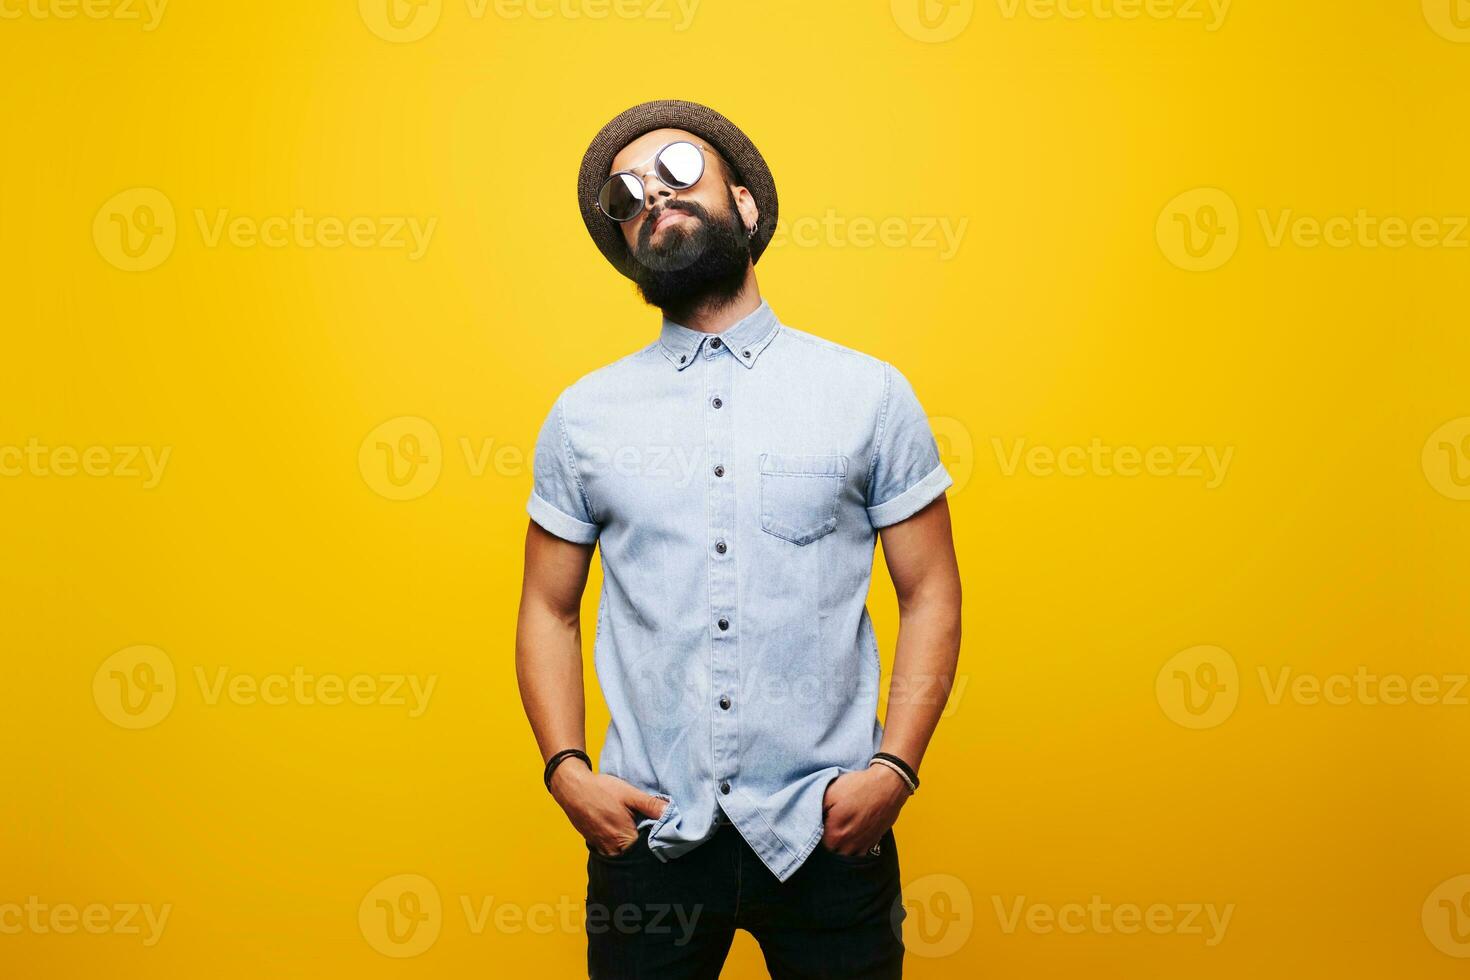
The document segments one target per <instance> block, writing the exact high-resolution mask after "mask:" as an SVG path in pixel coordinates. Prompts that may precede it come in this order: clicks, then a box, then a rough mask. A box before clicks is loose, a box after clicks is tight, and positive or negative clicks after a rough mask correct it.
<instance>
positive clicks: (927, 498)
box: [868, 363, 954, 528]
mask: <svg viewBox="0 0 1470 980" xmlns="http://www.w3.org/2000/svg"><path fill="white" fill-rule="evenodd" d="M883 389H884V394H883V408H882V410H881V414H880V416H879V420H878V429H877V442H876V445H875V447H874V450H873V460H872V465H871V468H870V472H869V478H868V520H869V521H870V522H871V523H872V525H873V527H875V528H881V527H887V526H888V525H890V524H897V523H898V522H899V521H901V520H904V519H905V518H908V517H912V516H913V515H914V514H917V513H918V512H919V511H920V510H922V509H923V508H924V507H925V506H926V505H928V504H929V503H930V502H932V501H933V500H934V499H935V498H937V497H938V496H939V495H940V494H941V493H943V492H944V490H945V488H946V487H949V486H951V485H953V483H954V480H952V479H951V478H950V475H949V471H948V470H946V469H945V468H944V464H943V463H942V462H941V461H940V459H939V446H938V444H937V443H936V442H935V441H934V432H933V431H932V430H931V429H930V428H929V420H928V418H926V417H925V415H924V409H923V408H922V407H920V405H919V399H918V397H917V396H915V394H914V389H913V387H912V386H911V385H910V384H909V382H908V379H907V378H905V377H904V376H903V374H902V373H900V372H899V371H898V370H896V369H895V368H894V367H893V366H892V365H890V364H886V363H885V364H884V365H883Z"/></svg>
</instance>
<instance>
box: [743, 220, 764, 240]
mask: <svg viewBox="0 0 1470 980" xmlns="http://www.w3.org/2000/svg"><path fill="white" fill-rule="evenodd" d="M760 226H761V223H760V222H759V221H757V222H756V223H755V224H753V225H751V226H750V227H749V228H747V229H745V233H746V234H747V235H749V236H750V237H751V238H754V237H755V230H756V229H757V228H759V227H760Z"/></svg>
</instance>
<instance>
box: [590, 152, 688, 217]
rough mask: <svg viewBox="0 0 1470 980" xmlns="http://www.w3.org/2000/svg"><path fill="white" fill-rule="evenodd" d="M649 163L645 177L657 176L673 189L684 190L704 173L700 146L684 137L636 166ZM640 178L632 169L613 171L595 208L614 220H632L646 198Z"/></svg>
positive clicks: (600, 192)
mask: <svg viewBox="0 0 1470 980" xmlns="http://www.w3.org/2000/svg"><path fill="white" fill-rule="evenodd" d="M650 162H651V163H652V164H653V167H652V169H651V170H650V171H649V176H650V177H657V178H658V181H659V183H661V184H663V185H664V186H665V187H669V188H671V189H673V190H676V191H683V190H688V189H689V188H691V187H693V186H694V185H695V184H697V183H699V178H701V177H703V176H704V148H703V147H700V146H697V145H695V144H694V143H690V142H688V141H687V140H678V141H676V142H673V143H669V144H668V145H666V146H663V147H660V148H659V150H658V152H657V153H655V154H654V155H653V156H651V157H649V158H648V159H647V160H644V161H643V163H640V164H637V165H636V166H637V167H640V168H641V167H642V166H643V165H644V164H646V163H650ZM643 180H644V179H643V178H642V177H640V176H638V174H636V173H634V172H633V171H632V170H619V171H616V172H615V173H613V174H612V175H611V176H610V177H608V178H607V180H605V181H604V182H603V184H602V189H601V190H599V191H598V192H597V209H598V210H599V211H601V212H602V213H603V214H605V215H607V216H608V217H609V218H611V219H612V220H614V221H616V222H619V223H622V222H624V221H632V220H633V219H634V218H636V217H638V215H639V214H641V213H642V212H643V202H644V200H645V199H646V197H647V188H646V186H645V185H644V183H643Z"/></svg>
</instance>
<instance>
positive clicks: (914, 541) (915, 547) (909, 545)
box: [878, 493, 959, 603]
mask: <svg viewBox="0 0 1470 980" xmlns="http://www.w3.org/2000/svg"><path fill="white" fill-rule="evenodd" d="M878 535H879V537H880V538H881V539H882V541H883V561H884V563H885V564H887V566H888V575H889V577H890V578H892V579H893V588H894V591H895V592H897V593H898V600H899V602H900V603H904V602H907V601H909V600H910V599H913V598H915V597H917V596H918V595H920V594H921V593H923V592H924V591H925V590H926V589H927V588H942V589H948V588H955V589H958V587H959V565H958V562H957V561H956V559H955V551H954V532H953V528H952V527H951V525H950V519H949V498H948V497H946V496H945V495H944V494H943V493H941V494H940V495H939V496H938V497H936V498H934V500H933V501H932V502H930V503H929V504H927V505H926V506H925V507H923V508H922V509H920V510H919V511H918V512H917V513H915V514H914V515H913V516H912V517H908V518H906V519H904V520H902V521H899V522H897V523H896V524H890V525H888V526H887V527H884V528H881V529H880V530H879V531H878Z"/></svg>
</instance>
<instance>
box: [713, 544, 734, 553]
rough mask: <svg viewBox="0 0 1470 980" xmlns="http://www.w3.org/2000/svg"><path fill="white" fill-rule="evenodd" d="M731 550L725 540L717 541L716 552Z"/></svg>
mask: <svg viewBox="0 0 1470 980" xmlns="http://www.w3.org/2000/svg"><path fill="white" fill-rule="evenodd" d="M729 550H730V548H729V546H728V545H726V544H725V542H723V541H716V542H715V551H716V553H718V554H721V555H723V554H724V553H725V552H727V551H729Z"/></svg>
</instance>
